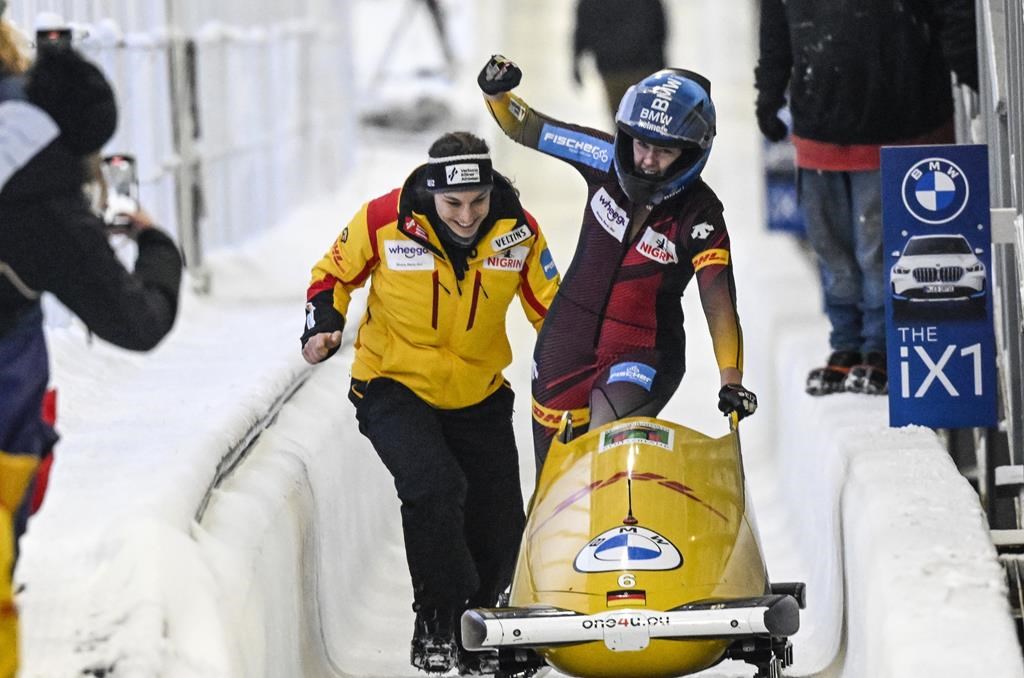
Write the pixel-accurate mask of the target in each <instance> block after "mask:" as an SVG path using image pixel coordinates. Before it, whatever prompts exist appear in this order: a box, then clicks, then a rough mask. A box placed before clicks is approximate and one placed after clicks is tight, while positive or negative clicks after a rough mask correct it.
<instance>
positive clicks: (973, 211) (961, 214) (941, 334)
mask: <svg viewBox="0 0 1024 678" xmlns="http://www.w3.org/2000/svg"><path fill="white" fill-rule="evenodd" d="M881 174H882V226H883V248H884V253H883V256H884V260H883V272H884V273H883V274H884V276H885V283H886V289H885V292H886V294H885V308H886V321H887V322H886V349H887V350H886V356H887V361H888V373H889V423H890V425H891V426H904V425H907V424H921V425H924V426H931V427H933V428H967V427H973V426H993V425H995V422H996V388H997V384H996V355H995V333H994V331H993V326H992V299H991V289H992V277H991V271H992V237H991V231H990V226H989V219H990V215H989V195H988V192H989V186H988V153H987V149H986V147H985V146H983V145H957V146H894V147H885V148H883V149H882V172H881Z"/></svg>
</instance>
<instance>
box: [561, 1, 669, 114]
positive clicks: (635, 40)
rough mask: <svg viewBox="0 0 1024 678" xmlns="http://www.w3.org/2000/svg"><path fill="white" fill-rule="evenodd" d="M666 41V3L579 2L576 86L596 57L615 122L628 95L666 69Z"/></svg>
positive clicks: (574, 54) (574, 60)
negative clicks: (584, 64) (583, 62)
mask: <svg viewBox="0 0 1024 678" xmlns="http://www.w3.org/2000/svg"><path fill="white" fill-rule="evenodd" d="M666 36H667V31H666V28H665V8H664V7H663V6H662V4H661V0H579V2H577V3H576V30H575V32H574V33H573V47H572V77H573V80H575V81H576V84H577V85H579V84H582V81H583V78H582V75H581V73H580V59H581V58H582V57H583V55H584V54H586V53H590V54H592V55H593V56H594V60H595V61H596V62H597V71H598V73H600V74H601V79H602V80H603V81H604V89H605V94H606V95H607V97H608V108H609V110H610V111H611V114H612V118H614V117H615V111H616V109H617V108H618V106H619V101H621V100H622V97H623V95H625V93H626V90H627V89H629V87H630V86H631V85H633V84H635V83H637V82H639V81H640V80H642V79H644V78H645V77H647V76H648V75H650V74H651V73H654V72H655V71H660V70H661V69H662V68H664V67H665V39H666Z"/></svg>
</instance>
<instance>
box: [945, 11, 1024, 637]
mask: <svg viewBox="0 0 1024 678" xmlns="http://www.w3.org/2000/svg"><path fill="white" fill-rule="evenodd" d="M975 4H976V9H977V19H978V22H977V23H978V31H977V36H978V66H979V92H978V94H977V96H974V95H971V94H969V93H968V92H967V91H966V90H965V91H962V92H961V96H960V97H959V99H958V101H957V128H958V139H960V140H961V141H965V142H967V143H983V144H987V145H988V154H989V185H990V199H991V204H992V246H993V249H992V251H993V257H992V259H993V279H994V288H993V304H994V316H995V330H996V349H997V363H998V374H999V403H1000V408H999V409H1000V412H999V427H998V429H995V430H983V429H979V430H975V432H974V435H973V436H972V438H971V439H970V440H969V441H966V442H964V439H963V437H961V438H960V440H961V444H962V445H963V446H967V447H972V448H973V450H971V452H973V457H974V458H975V460H976V461H977V481H978V490H979V493H980V495H981V498H982V503H983V505H984V506H985V508H986V510H987V512H988V520H989V525H990V526H991V527H992V528H995V529H993V531H992V536H993V543H994V544H995V545H996V548H997V550H998V551H999V553H1000V560H1001V561H1002V562H1003V564H1004V566H1005V568H1006V571H1007V583H1008V584H1009V588H1010V605H1011V608H1012V609H1013V611H1014V614H1015V616H1016V617H1017V619H1018V622H1020V620H1021V619H1022V618H1024V614H1022V608H1024V530H1022V529H1021V528H1022V527H1024V512H1022V508H1024V380H1022V372H1024V361H1022V360H1024V332H1022V325H1021V322H1022V318H1024V305H1022V295H1021V283H1022V281H1024V217H1022V213H1024V1H1022V0H976V3H975ZM951 452H954V455H955V456H956V453H957V450H955V449H954V446H951Z"/></svg>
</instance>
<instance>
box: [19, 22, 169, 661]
mask: <svg viewBox="0 0 1024 678" xmlns="http://www.w3.org/2000/svg"><path fill="white" fill-rule="evenodd" d="M2 4H3V3H2V2H0V5H2ZM0 29H2V30H0V55H14V54H16V51H15V50H13V49H12V45H11V44H9V43H11V41H12V38H13V36H12V33H11V31H10V29H9V27H7V26H0ZM23 66H24V64H23V63H22V64H19V63H18V62H17V61H16V60H15V59H13V58H5V59H3V61H0V473H3V478H4V486H5V488H4V489H5V490H8V489H10V487H9V486H8V485H7V482H8V480H11V478H12V476H13V475H15V473H14V472H16V475H17V480H18V482H17V488H18V491H12V492H5V494H4V495H3V496H2V497H0V504H2V506H0V508H2V511H0V518H2V519H3V522H4V525H3V534H2V535H0V540H2V541H3V544H2V546H3V548H2V549H0V552H2V557H3V560H4V561H5V563H4V564H5V565H10V561H11V560H12V559H13V555H14V551H15V548H14V545H15V543H16V539H17V537H18V535H19V533H20V532H21V530H22V529H23V528H24V511H23V510H19V507H20V506H23V505H24V503H25V497H26V496H27V492H28V491H29V489H30V486H31V483H30V478H31V474H32V469H33V468H34V466H35V464H36V461H37V460H38V458H39V456H40V455H41V454H42V453H43V452H44V451H46V450H48V449H49V447H50V445H51V444H52V443H53V442H54V440H55V439H56V436H55V434H54V432H53V430H52V429H51V428H50V427H49V426H48V425H47V424H46V423H45V422H44V421H43V419H42V402H43V396H44V393H45V392H46V386H47V381H48V379H49V365H48V356H47V351H46V342H45V338H44V335H43V313H42V310H41V307H40V302H39V297H40V294H41V293H42V292H44V291H46V292H51V293H52V294H54V295H55V296H56V297H57V298H58V299H60V301H61V302H63V303H64V305H66V306H67V307H68V308H69V309H71V310H72V311H73V312H74V313H76V314H77V315H78V317H79V318H81V319H82V321H83V322H84V323H85V324H86V325H87V326H88V327H89V329H90V330H91V331H92V332H93V333H94V334H95V335H96V336H98V337H100V338H101V339H105V340H107V341H109V342H111V343H113V344H116V345H118V346H121V347H123V348H127V349H132V350H137V351H145V350H148V349H151V348H153V347H154V346H156V345H157V343H159V342H160V340H161V339H162V338H163V337H164V336H165V335H166V334H167V333H168V332H169V331H170V329H171V326H172V325H173V323H174V318H175V315H176V311H177V304H178V290H179V286H180V281H181V270H182V260H181V256H180V255H179V253H178V249H177V247H176V246H175V244H174V243H173V242H172V241H171V239H170V238H169V237H168V236H167V235H165V234H164V233H163V232H161V231H160V230H159V229H157V228H155V227H154V226H153V224H152V222H151V221H150V219H149V218H148V217H147V216H146V215H145V214H143V213H141V212H140V213H138V214H133V215H128V216H129V217H130V219H131V228H130V231H131V232H132V233H134V235H135V237H136V239H137V241H138V249H139V254H138V260H137V262H136V265H135V269H134V271H133V272H128V271H127V270H125V268H124V267H123V266H122V265H121V263H120V262H119V261H118V259H117V257H116V256H115V254H114V252H113V250H112V249H111V248H110V246H109V244H108V243H107V235H106V232H105V230H104V228H105V225H104V223H103V222H102V221H101V220H100V219H99V217H97V216H95V215H94V214H93V212H92V211H91V210H90V208H89V205H88V204H87V202H86V200H85V195H84V194H83V192H82V184H83V182H84V177H85V175H84V168H85V164H84V162H83V158H84V157H85V156H87V155H88V154H90V153H94V152H96V151H97V150H99V149H100V148H101V147H102V146H103V144H104V143H106V141H107V140H108V139H109V138H110V136H111V135H112V134H113V132H114V129H115V127H116V124H117V108H116V104H115V101H114V94H113V91H112V90H111V88H110V85H109V84H108V83H107V81H106V79H105V78H104V77H103V75H102V74H101V73H100V71H99V70H98V69H97V68H96V67H95V66H93V65H92V64H90V63H89V62H87V61H85V60H84V59H82V58H81V57H80V56H79V55H78V54H77V53H75V52H74V51H73V50H71V49H70V48H56V47H52V48H47V49H43V50H41V51H40V53H39V55H38V58H37V60H36V62H35V64H33V65H32V66H31V68H29V69H28V70H27V72H22V68H23ZM7 576H9V572H8V573H5V574H4V582H5V585H6V584H7V583H9V580H8V579H7ZM7 594H9V590H7V591H6V592H5V598H8V599H6V600H4V601H0V603H9V602H10V600H9V596H8V595H7ZM2 614H3V615H4V616H3V619H2V620H0V637H2V638H0V639H2V640H3V641H4V642H3V643H2V646H0V650H2V651H3V652H4V654H5V656H4V657H3V658H2V660H0V667H10V666H12V665H13V664H14V663H15V661H16V660H15V659H14V657H13V652H14V649H15V648H16V641H14V640H13V639H14V638H15V636H14V628H15V627H14V611H13V607H12V606H11V605H3V610H2ZM7 641H11V642H9V643H8V642H7ZM8 650H9V652H8ZM9 654H10V655H12V656H7V655H9Z"/></svg>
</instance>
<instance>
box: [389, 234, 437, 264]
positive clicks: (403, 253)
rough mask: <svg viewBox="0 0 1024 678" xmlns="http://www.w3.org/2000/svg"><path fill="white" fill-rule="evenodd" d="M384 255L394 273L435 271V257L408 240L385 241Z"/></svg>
mask: <svg viewBox="0 0 1024 678" xmlns="http://www.w3.org/2000/svg"><path fill="white" fill-rule="evenodd" d="M384 255H385V257H386V259H387V263H388V268H390V269H391V270H392V271H433V270H434V255H432V254H431V253H430V251H429V250H428V249H427V248H426V247H424V246H423V245H417V244H416V243H414V242H409V241H408V240H385V241H384Z"/></svg>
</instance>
